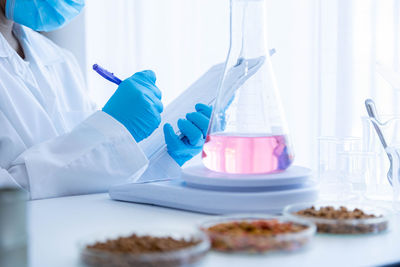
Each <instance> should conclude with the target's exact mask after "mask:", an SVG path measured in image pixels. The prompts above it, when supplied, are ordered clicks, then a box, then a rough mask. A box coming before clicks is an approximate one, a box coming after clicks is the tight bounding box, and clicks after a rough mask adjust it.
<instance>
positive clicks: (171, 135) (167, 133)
mask: <svg viewBox="0 0 400 267" xmlns="http://www.w3.org/2000/svg"><path fill="white" fill-rule="evenodd" d="M163 130H164V139H165V143H166V144H167V146H168V148H170V147H171V146H174V145H176V144H178V143H179V142H180V141H181V140H180V139H179V136H177V135H176V133H175V131H174V128H172V126H171V124H169V123H166V124H164V127H163Z"/></svg>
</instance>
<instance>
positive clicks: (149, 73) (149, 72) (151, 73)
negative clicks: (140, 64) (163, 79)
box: [142, 70, 157, 84]
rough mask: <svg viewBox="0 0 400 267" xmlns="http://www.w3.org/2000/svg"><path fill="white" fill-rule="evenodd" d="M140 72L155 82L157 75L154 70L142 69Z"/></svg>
mask: <svg viewBox="0 0 400 267" xmlns="http://www.w3.org/2000/svg"><path fill="white" fill-rule="evenodd" d="M142 73H143V74H144V75H145V76H146V77H147V78H148V79H149V80H150V81H151V82H152V83H154V84H155V83H156V80H157V77H156V74H155V73H154V71H152V70H144V71H142Z"/></svg>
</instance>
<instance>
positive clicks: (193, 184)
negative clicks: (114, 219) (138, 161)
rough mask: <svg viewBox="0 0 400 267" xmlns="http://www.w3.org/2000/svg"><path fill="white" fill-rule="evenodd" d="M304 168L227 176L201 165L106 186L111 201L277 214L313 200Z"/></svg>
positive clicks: (215, 211) (204, 210) (212, 211)
mask: <svg viewBox="0 0 400 267" xmlns="http://www.w3.org/2000/svg"><path fill="white" fill-rule="evenodd" d="M311 178H312V172H311V170H310V169H308V168H304V167H300V166H292V167H290V168H289V169H287V170H286V171H284V172H281V173H275V174H267V175H229V174H228V175H227V174H222V173H217V172H212V171H209V170H207V169H206V168H205V167H204V166H203V165H198V166H193V167H189V168H185V169H183V171H182V176H181V178H180V179H172V180H164V181H155V182H144V183H130V184H123V185H117V186H114V187H112V188H111V189H110V192H109V194H110V197H111V198H112V199H115V200H121V201H128V202H135V203H143V204H152V205H157V206H163V207H170V208H175V209H182V210H188V211H195V212H201V213H209V214H229V213H248V212H268V213H280V212H281V211H282V209H283V208H284V207H285V206H286V205H289V204H293V203H299V202H312V201H314V200H316V199H317V196H318V191H317V188H316V184H315V183H314V182H313V181H312V180H311Z"/></svg>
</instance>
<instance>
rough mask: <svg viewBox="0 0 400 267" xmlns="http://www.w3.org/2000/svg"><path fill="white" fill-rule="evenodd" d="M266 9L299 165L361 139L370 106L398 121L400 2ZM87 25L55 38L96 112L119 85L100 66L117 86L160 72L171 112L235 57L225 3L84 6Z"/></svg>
mask: <svg viewBox="0 0 400 267" xmlns="http://www.w3.org/2000/svg"><path fill="white" fill-rule="evenodd" d="M267 6H268V10H267V14H268V36H269V41H270V44H269V46H270V48H275V49H276V50H277V54H276V55H274V56H273V58H272V63H273V66H274V68H275V73H276V76H277V81H278V84H279V87H280V91H281V95H282V101H283V105H284V108H285V111H286V116H287V120H288V125H289V128H290V130H291V137H292V139H293V141H294V147H295V152H296V163H297V164H303V165H306V166H311V167H315V166H316V165H317V155H318V154H317V138H318V136H337V137H345V136H360V137H361V135H362V125H361V116H365V115H366V112H365V108H364V100H365V99H366V98H367V97H372V98H374V99H375V100H376V102H377V107H378V109H379V112H380V113H383V114H399V113H400V107H399V103H400V98H399V97H400V96H399V93H398V92H399V91H398V90H399V89H400V82H398V81H399V80H400V73H399V71H400V69H399V67H400V66H399V64H400V63H399V61H400V58H399V54H400V40H399V33H400V32H399V31H400V24H399V23H400V22H399V15H400V0H379V1H378V0H267ZM82 17H83V18H80V19H78V20H77V21H74V23H72V24H71V25H70V26H68V27H67V28H66V29H65V30H63V31H61V33H55V34H53V35H52V37H53V39H55V41H58V42H59V43H61V44H62V45H64V46H66V47H70V48H72V50H74V52H75V53H77V55H78V56H79V57H80V58H79V60H80V62H81V65H82V67H83V70H84V72H85V75H86V77H87V83H88V87H89V89H90V92H91V94H92V96H93V98H94V99H95V101H96V102H97V103H98V104H99V106H102V105H104V103H105V102H106V100H107V99H108V98H109V96H110V95H111V94H112V93H113V91H114V90H115V89H116V86H115V85H113V84H110V83H109V82H107V81H105V80H104V79H102V78H100V77H99V76H98V75H97V74H95V73H94V72H93V71H92V70H91V65H92V64H94V63H98V64H100V65H102V66H104V67H105V68H107V69H109V70H110V71H112V72H114V73H115V74H117V75H118V76H119V77H120V78H126V77H128V76H130V75H131V74H133V73H134V72H136V71H140V70H143V69H152V70H154V71H155V72H156V73H157V77H158V81H157V84H158V86H159V87H160V89H161V90H162V92H163V101H164V103H165V104H168V103H169V102H171V100H172V99H174V98H175V97H176V96H177V95H179V94H180V93H181V92H182V91H183V90H184V89H185V88H187V87H188V86H189V85H190V84H191V83H192V82H194V81H195V80H196V79H197V78H198V77H199V76H200V75H201V74H202V73H204V72H205V71H206V70H207V69H208V68H209V67H211V66H212V65H214V64H217V63H220V62H223V61H224V60H225V58H226V55H227V51H228V45H229V43H228V38H229V36H228V30H229V1H228V0H87V7H86V10H85V14H84V15H83V16H82ZM71 28H74V29H76V31H72V30H71ZM71 32H72V33H71ZM74 32H80V33H82V32H83V33H85V34H84V35H82V34H80V35H76V34H75V35H74V34H73V33H74ZM60 35H61V36H63V38H59V37H58V36H60ZM65 35H67V36H68V37H69V38H65ZM82 36H84V37H82ZM76 43H81V44H84V45H83V46H82V45H81V46H77V45H76ZM82 47H83V48H82ZM82 49H84V53H82ZM384 77H386V79H388V77H389V78H391V80H392V83H393V82H396V81H397V82H398V83H397V85H394V87H393V85H391V84H390V83H389V82H388V81H387V80H386V79H385V78H384ZM396 87H397V88H396Z"/></svg>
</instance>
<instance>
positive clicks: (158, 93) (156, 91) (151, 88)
mask: <svg viewBox="0 0 400 267" xmlns="http://www.w3.org/2000/svg"><path fill="white" fill-rule="evenodd" d="M146 88H147V89H148V90H149V91H151V92H152V93H153V94H154V95H155V96H156V97H157V98H158V99H160V100H161V97H162V94H161V91H160V89H158V87H157V86H155V85H153V84H151V85H150V86H146Z"/></svg>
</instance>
